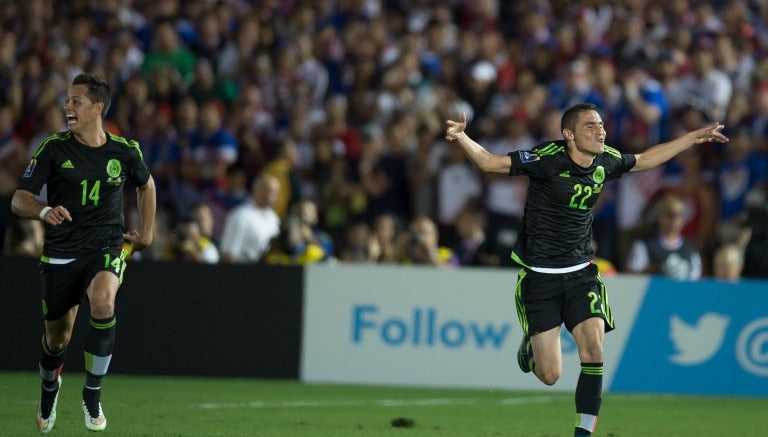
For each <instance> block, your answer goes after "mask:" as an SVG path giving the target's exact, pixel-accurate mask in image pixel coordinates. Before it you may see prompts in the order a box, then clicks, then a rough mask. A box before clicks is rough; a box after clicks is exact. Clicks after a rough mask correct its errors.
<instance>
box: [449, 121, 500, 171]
mask: <svg viewBox="0 0 768 437" xmlns="http://www.w3.org/2000/svg"><path fill="white" fill-rule="evenodd" d="M445 126H446V128H445V139H446V140H448V141H451V142H455V143H457V144H458V145H459V147H461V150H463V151H464V154H465V155H466V156H467V158H469V160H470V161H471V162H472V164H474V165H475V167H477V168H479V169H480V170H482V171H484V172H488V173H503V174H509V168H510V166H511V165H512V159H511V158H510V157H509V156H506V155H495V154H493V153H490V152H489V151H487V150H485V148H484V147H483V146H481V145H480V144H478V143H477V142H475V141H474V140H473V139H472V138H470V137H469V136H468V135H467V134H466V133H465V132H464V129H465V128H466V127H467V115H466V114H465V113H463V112H462V113H461V116H460V118H459V121H453V120H446V122H445Z"/></svg>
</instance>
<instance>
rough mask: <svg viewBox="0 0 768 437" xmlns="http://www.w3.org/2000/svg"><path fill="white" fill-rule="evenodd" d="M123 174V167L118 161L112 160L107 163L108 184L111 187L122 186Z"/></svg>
mask: <svg viewBox="0 0 768 437" xmlns="http://www.w3.org/2000/svg"><path fill="white" fill-rule="evenodd" d="M122 173H123V166H122V165H121V164H120V161H118V160H117V159H110V160H109V162H107V176H109V177H108V178H107V183H108V184H110V185H120V184H121V183H123V178H122V177H121V174H122Z"/></svg>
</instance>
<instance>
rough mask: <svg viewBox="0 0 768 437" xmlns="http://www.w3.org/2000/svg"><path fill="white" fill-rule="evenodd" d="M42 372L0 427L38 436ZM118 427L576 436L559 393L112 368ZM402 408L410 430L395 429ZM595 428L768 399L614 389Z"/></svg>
mask: <svg viewBox="0 0 768 437" xmlns="http://www.w3.org/2000/svg"><path fill="white" fill-rule="evenodd" d="M63 378H64V381H63V389H62V392H61V395H60V396H59V406H58V419H57V421H56V427H55V429H54V430H53V431H52V432H51V433H50V435H54V436H70V435H85V434H88V432H87V431H86V430H85V427H84V425H83V415H82V412H81V410H80V390H81V389H82V384H83V377H82V375H81V374H78V373H67V372H65V373H64V374H63ZM38 395H39V380H38V376H37V374H34V373H0V436H28V435H37V429H36V427H35V420H34V415H35V407H36V402H37V396H38ZM102 405H103V407H104V412H105V414H106V415H107V418H108V426H107V429H106V431H105V433H104V434H105V435H112V436H132V437H136V436H333V437H337V436H395V435H397V436H409V437H410V436H536V437H540V436H569V435H572V432H573V431H572V427H573V421H574V417H575V414H574V407H573V395H572V394H571V393H566V392H561V391H549V390H548V391H543V392H517V391H507V390H499V391H496V390H456V389H438V388H402V387H379V386H339V385H309V384H302V383H299V382H296V381H275V380H260V379H219V378H215V379H214V378H176V377H174V378H168V377H140V376H123V375H109V376H108V377H107V379H106V380H105V383H104V394H103V395H102ZM395 418H407V419H411V420H412V421H413V423H414V426H413V427H412V428H402V427H393V426H392V424H391V422H392V420H393V419H395ZM596 435H597V436H621V437H638V436H680V437H685V436H740V437H744V436H755V437H757V436H766V435H768V399H765V398H762V399H742V398H716V397H686V396H651V395H627V394H610V393H609V394H605V395H604V396H603V408H602V410H601V416H600V422H599V424H598V428H597V433H596Z"/></svg>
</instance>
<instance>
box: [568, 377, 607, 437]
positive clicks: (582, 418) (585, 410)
mask: <svg viewBox="0 0 768 437" xmlns="http://www.w3.org/2000/svg"><path fill="white" fill-rule="evenodd" d="M602 391H603V363H581V373H580V374H579V381H578V382H577V383H576V429H575V430H574V435H575V436H588V435H592V432H594V430H595V425H596V424H597V416H598V413H599V412H600V403H601V402H602V399H603V398H602Z"/></svg>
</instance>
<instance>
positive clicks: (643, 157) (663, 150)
mask: <svg viewBox="0 0 768 437" xmlns="http://www.w3.org/2000/svg"><path fill="white" fill-rule="evenodd" d="M723 127H724V126H723V125H722V124H719V123H714V124H711V125H709V126H705V127H703V128H701V129H697V130H695V131H691V132H688V133H687V134H685V135H683V136H681V137H678V138H675V139H674V140H672V141H668V142H666V143H662V144H657V145H655V146H653V147H650V148H649V149H648V150H646V151H645V152H643V153H638V154H636V155H635V159H636V160H637V162H636V163H635V166H634V167H632V170H631V171H633V172H634V171H643V170H650V169H652V168H654V167H657V166H659V165H661V164H664V163H665V162H667V161H669V160H670V159H672V158H674V157H675V156H676V155H677V154H678V153H680V152H682V151H684V150H686V149H688V148H690V147H692V146H694V145H696V144H701V143H724V142H726V141H728V137H726V136H725V135H723V134H722V133H720V132H719V131H720V129H722V128H723Z"/></svg>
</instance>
